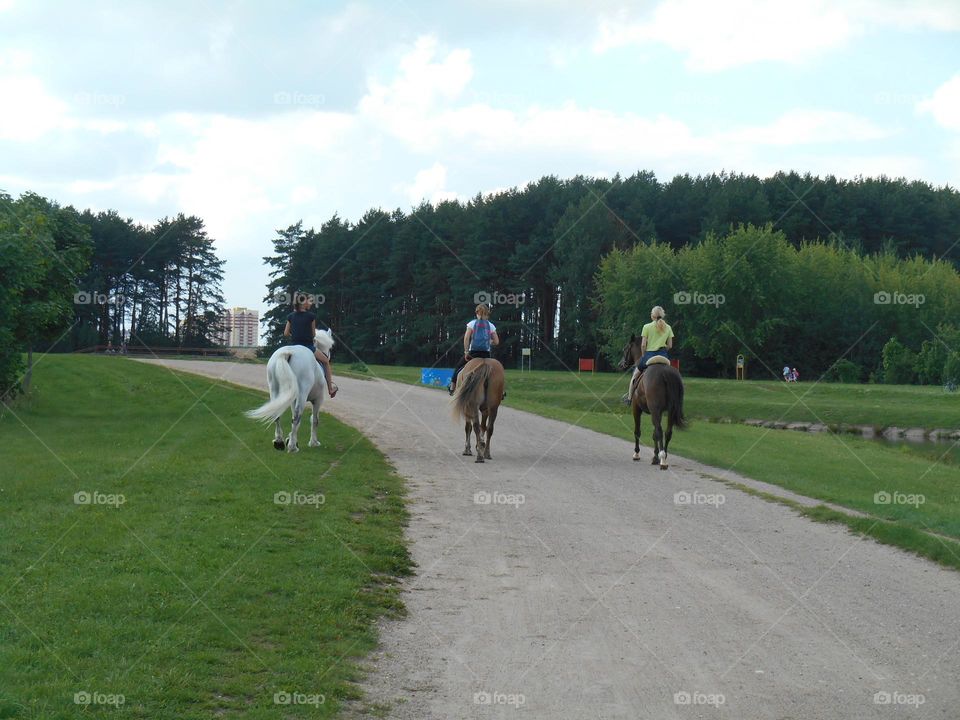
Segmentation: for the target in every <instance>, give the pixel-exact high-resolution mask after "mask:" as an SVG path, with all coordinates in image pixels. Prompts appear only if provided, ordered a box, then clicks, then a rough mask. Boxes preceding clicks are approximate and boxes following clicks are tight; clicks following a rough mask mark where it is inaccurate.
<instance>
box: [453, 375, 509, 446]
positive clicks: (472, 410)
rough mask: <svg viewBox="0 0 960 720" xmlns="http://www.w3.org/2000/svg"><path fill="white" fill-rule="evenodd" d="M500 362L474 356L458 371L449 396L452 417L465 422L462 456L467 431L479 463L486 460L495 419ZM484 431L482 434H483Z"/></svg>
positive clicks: (500, 384)
mask: <svg viewBox="0 0 960 720" xmlns="http://www.w3.org/2000/svg"><path fill="white" fill-rule="evenodd" d="M503 390H504V375H503V365H501V364H500V361H499V360H494V359H493V358H474V359H473V360H471V361H470V362H468V363H467V364H466V365H464V367H463V370H461V371H460V375H459V376H458V377H457V391H456V393H454V395H453V413H454V419H455V420H460V419H461V418H463V419H464V420H465V421H466V427H465V428H464V432H465V433H466V438H467V440H466V445H464V448H463V454H464V455H472V454H473V453H472V452H471V451H470V430H471V428H472V429H473V432H474V434H475V435H476V436H477V459H476V461H475V462H478V463H482V462H483V461H484V459H486V460H490V459H491V457H490V439H491V438H492V437H493V424H494V423H495V422H496V420H497V411H498V410H499V409H500V402H501V401H502V400H503ZM484 434H486V436H484Z"/></svg>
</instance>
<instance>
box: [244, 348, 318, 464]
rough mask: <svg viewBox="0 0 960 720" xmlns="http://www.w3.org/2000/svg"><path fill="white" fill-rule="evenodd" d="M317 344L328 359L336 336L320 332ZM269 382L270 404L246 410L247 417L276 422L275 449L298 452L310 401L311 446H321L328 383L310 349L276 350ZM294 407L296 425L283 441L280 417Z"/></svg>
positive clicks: (294, 424)
mask: <svg viewBox="0 0 960 720" xmlns="http://www.w3.org/2000/svg"><path fill="white" fill-rule="evenodd" d="M314 344H315V345H316V346H317V349H318V350H321V351H322V352H323V353H324V354H325V355H327V356H329V355H330V349H331V348H332V347H333V333H332V332H331V331H330V330H317V335H316V338H315V339H314ZM267 380H268V382H269V383H270V401H269V402H266V403H264V404H263V405H261V406H260V407H258V408H257V409H256V410H249V411H247V417H250V418H253V419H255V420H263V421H264V422H265V423H269V422H271V421H273V423H274V426H275V428H276V434H275V435H274V439H273V446H274V447H275V448H276V449H277V450H283V449H284V447H286V449H287V452H291V453H295V452H298V451H299V449H300V448H299V447H297V432H298V431H299V430H300V418H301V416H302V415H303V411H304V409H306V406H307V401H308V400H309V401H310V405H311V406H312V407H313V418H312V420H311V423H310V447H317V446H318V445H320V441H319V440H317V424H318V423H319V422H320V406H321V405H323V400H324V398H325V397H326V395H327V381H326V379H325V378H324V377H323V368H321V367H320V363H318V362H317V359H316V358H315V357H314V356H313V353H312V352H310V348H306V347H304V346H302V345H287V346H285V347H282V348H280V349H279V350H277V351H276V352H275V353H273V355H271V356H270V362H268V363H267ZM291 405H292V406H293V423H292V424H291V426H290V436H289V437H288V438H287V439H286V441H284V439H283V432H282V431H281V430H280V414H281V413H282V412H283V411H284V410H286V409H287V408H288V407H290V406H291Z"/></svg>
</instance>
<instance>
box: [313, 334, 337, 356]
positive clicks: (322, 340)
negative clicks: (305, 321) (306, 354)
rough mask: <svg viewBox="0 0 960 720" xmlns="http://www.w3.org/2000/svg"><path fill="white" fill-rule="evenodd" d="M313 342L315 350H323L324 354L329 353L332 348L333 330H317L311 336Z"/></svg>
mask: <svg viewBox="0 0 960 720" xmlns="http://www.w3.org/2000/svg"><path fill="white" fill-rule="evenodd" d="M313 344H314V345H315V346H316V348H317V350H320V351H321V352H323V354H324V355H329V354H330V350H332V349H333V345H334V343H333V331H332V330H317V334H316V336H314V338H313Z"/></svg>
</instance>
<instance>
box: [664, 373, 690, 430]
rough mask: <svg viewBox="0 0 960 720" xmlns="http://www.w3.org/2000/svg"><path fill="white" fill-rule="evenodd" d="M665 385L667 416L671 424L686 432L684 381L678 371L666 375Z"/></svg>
mask: <svg viewBox="0 0 960 720" xmlns="http://www.w3.org/2000/svg"><path fill="white" fill-rule="evenodd" d="M667 369H668V370H669V369H671V368H667ZM663 384H664V385H665V386H666V390H667V415H668V417H669V418H670V423H671V424H672V425H673V427H675V428H677V429H678V430H686V429H687V419H686V418H685V417H684V416H683V379H682V378H681V377H680V373H678V372H676V371H674V372H666V373H664V374H663Z"/></svg>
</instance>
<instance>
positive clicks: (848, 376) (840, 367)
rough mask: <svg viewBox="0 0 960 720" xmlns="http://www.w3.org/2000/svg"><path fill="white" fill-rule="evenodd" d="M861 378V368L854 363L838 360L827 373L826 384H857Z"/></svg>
mask: <svg viewBox="0 0 960 720" xmlns="http://www.w3.org/2000/svg"><path fill="white" fill-rule="evenodd" d="M862 377H863V368H862V367H860V366H859V365H857V364H856V363H854V362H850V361H849V360H846V359H843V360H838V361H837V362H836V364H835V365H834V366H833V367H831V368H830V370H829V371H828V372H827V375H826V380H827V381H828V382H840V383H858V382H860V378H862Z"/></svg>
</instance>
